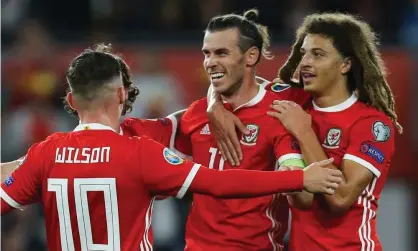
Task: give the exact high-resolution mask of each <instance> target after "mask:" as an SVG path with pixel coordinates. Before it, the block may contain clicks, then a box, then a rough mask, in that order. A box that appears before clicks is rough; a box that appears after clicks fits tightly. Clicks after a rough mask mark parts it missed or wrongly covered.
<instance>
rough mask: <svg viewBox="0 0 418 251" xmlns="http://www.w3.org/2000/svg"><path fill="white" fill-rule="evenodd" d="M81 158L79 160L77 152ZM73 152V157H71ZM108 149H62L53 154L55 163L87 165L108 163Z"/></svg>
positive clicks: (107, 147)
mask: <svg viewBox="0 0 418 251" xmlns="http://www.w3.org/2000/svg"><path fill="white" fill-rule="evenodd" d="M80 151H81V157H80V158H79V152H80ZM73 152H74V155H73ZM66 156H67V157H66ZM109 162H110V147H109V146H106V147H95V148H93V149H91V148H88V147H85V148H74V147H63V148H57V150H56V152H55V163H66V164H67V163H68V164H79V163H82V164H87V163H109Z"/></svg>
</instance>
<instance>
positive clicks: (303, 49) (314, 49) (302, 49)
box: [300, 48, 327, 53]
mask: <svg viewBox="0 0 418 251" xmlns="http://www.w3.org/2000/svg"><path fill="white" fill-rule="evenodd" d="M300 50H301V51H306V49H305V48H300ZM310 50H311V51H321V52H324V53H327V51H326V50H324V49H321V48H312V49H310Z"/></svg>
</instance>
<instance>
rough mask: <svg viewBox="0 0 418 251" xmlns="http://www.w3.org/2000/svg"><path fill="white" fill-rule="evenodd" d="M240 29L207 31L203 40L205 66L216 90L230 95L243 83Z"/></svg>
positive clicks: (243, 62)
mask: <svg viewBox="0 0 418 251" xmlns="http://www.w3.org/2000/svg"><path fill="white" fill-rule="evenodd" d="M239 39H240V35H239V31H238V29H235V28H232V29H226V30H221V31H215V32H209V31H207V32H206V34H205V37H204V40H203V47H202V52H203V54H204V56H205V59H204V61H203V66H204V67H205V70H206V73H207V74H208V77H209V80H210V81H211V83H212V85H213V88H214V90H215V92H217V93H219V94H222V95H226V96H229V95H231V94H233V93H234V91H236V90H237V89H239V87H240V86H241V85H242V82H243V78H244V71H245V60H244V53H243V52H242V51H241V49H240V47H239Z"/></svg>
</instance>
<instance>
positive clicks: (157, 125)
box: [121, 116, 178, 147]
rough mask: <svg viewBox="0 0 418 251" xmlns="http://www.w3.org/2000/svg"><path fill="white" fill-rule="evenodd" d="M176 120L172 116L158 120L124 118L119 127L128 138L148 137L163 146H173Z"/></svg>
mask: <svg viewBox="0 0 418 251" xmlns="http://www.w3.org/2000/svg"><path fill="white" fill-rule="evenodd" d="M177 124H178V123H177V120H176V118H175V117H174V116H168V117H165V118H160V119H138V118H126V119H125V120H124V121H123V123H122V125H121V127H122V130H123V133H124V134H128V136H142V135H145V136H148V137H150V138H152V139H153V140H155V141H157V142H158V143H160V144H163V145H164V146H167V147H169V146H172V145H174V137H175V132H176V130H177Z"/></svg>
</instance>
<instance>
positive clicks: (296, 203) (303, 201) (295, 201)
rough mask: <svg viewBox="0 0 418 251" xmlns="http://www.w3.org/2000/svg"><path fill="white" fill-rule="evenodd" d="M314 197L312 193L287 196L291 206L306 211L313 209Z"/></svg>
mask: <svg viewBox="0 0 418 251" xmlns="http://www.w3.org/2000/svg"><path fill="white" fill-rule="evenodd" d="M313 198H314V195H313V194H312V193H309V192H306V191H303V192H299V193H295V194H290V195H288V196H287V200H288V202H289V204H290V205H291V206H293V207H295V208H298V209H300V210H306V209H309V208H311V206H312V202H313Z"/></svg>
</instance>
